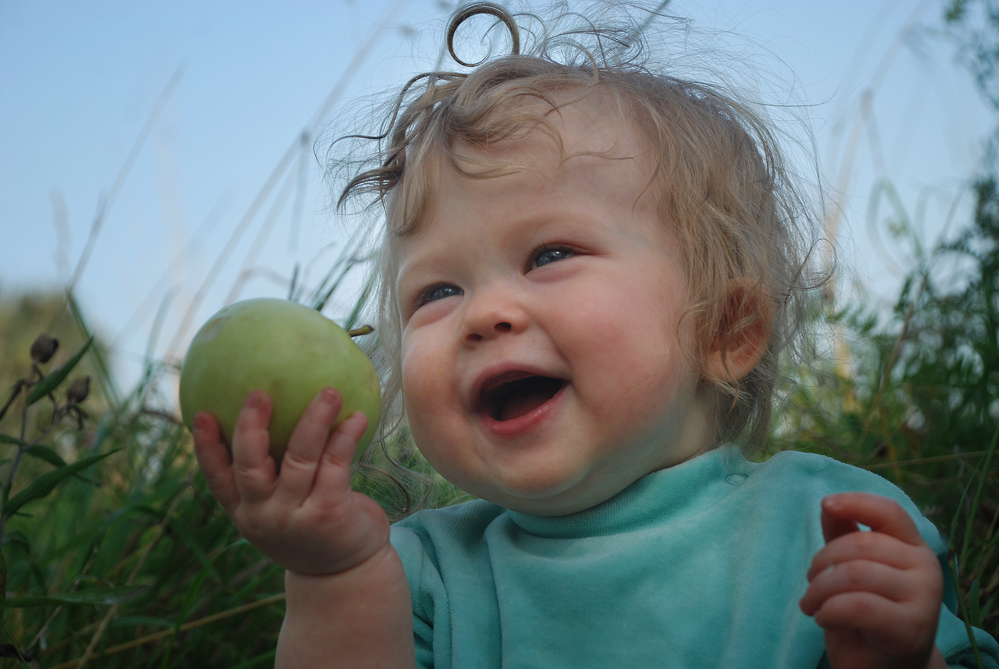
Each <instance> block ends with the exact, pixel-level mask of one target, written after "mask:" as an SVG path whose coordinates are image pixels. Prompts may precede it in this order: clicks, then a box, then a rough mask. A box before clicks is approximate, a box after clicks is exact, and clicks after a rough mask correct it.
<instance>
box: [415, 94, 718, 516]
mask: <svg viewBox="0 0 999 669" xmlns="http://www.w3.org/2000/svg"><path fill="white" fill-rule="evenodd" d="M553 118H555V119H558V117H557V116H554V117H553ZM556 127H557V128H558V130H559V131H560V133H561V136H562V138H563V141H564V143H565V152H566V155H572V154H575V153H578V152H581V151H595V152H600V153H602V154H609V155H610V156H612V157H613V158H619V159H612V158H608V157H603V156H600V157H598V156H578V157H573V158H570V159H569V160H568V161H567V162H566V163H565V164H564V165H563V166H562V170H561V172H559V171H558V167H559V156H558V153H557V151H556V149H555V147H554V145H553V143H552V142H551V140H550V139H548V138H546V137H545V136H544V135H543V134H541V133H539V132H533V133H531V134H529V135H528V136H527V137H525V138H523V139H521V140H518V141H516V142H508V143H506V144H504V145H503V146H502V147H500V148H499V149H494V150H490V151H489V152H488V153H485V154H483V153H478V154H476V153H475V151H473V150H472V149H471V148H468V147H465V153H466V154H470V155H473V156H475V155H477V156H480V157H487V158H490V159H493V160H495V159H500V160H508V159H509V160H515V161H517V162H518V163H519V164H525V163H526V164H528V165H530V166H531V168H532V169H529V170H521V171H517V172H515V173H514V174H511V175H507V176H502V177H497V178H488V179H478V180H475V179H468V178H464V177H462V176H460V175H459V174H458V173H457V172H455V171H454V170H453V169H451V168H450V167H447V168H444V169H442V177H441V180H440V183H439V184H437V185H436V187H435V200H434V206H433V211H432V212H431V215H430V218H429V220H426V221H424V222H423V223H422V225H421V227H420V229H419V231H418V232H415V233H411V234H409V235H407V236H406V237H405V238H404V239H402V240H401V242H400V244H399V247H398V249H397V250H398V253H399V256H398V257H399V267H400V271H399V278H398V295H399V308H400V311H401V317H402V323H403V331H402V378H403V394H404V397H405V402H406V408H407V414H408V418H409V423H410V426H411V429H412V433H413V436H414V438H415V440H416V443H417V445H418V446H419V448H420V450H421V452H422V453H423V454H424V456H425V457H426V458H427V460H428V461H429V462H430V464H431V465H433V467H434V468H435V469H437V471H439V472H440V473H441V474H442V475H443V476H445V477H446V478H447V479H449V480H450V481H452V482H453V483H455V484H456V485H458V486H459V487H460V488H462V489H464V490H466V491H467V492H470V493H472V494H473V495H476V496H478V497H481V498H484V499H486V500H489V501H492V502H495V503H497V504H500V505H503V506H505V507H507V508H510V509H513V510H516V511H522V512H525V513H532V514H538V515H561V514H566V513H572V512H576V511H581V510H583V509H586V508H589V507H591V506H594V505H596V504H599V503H600V502H603V501H605V500H607V499H609V498H610V497H612V496H613V495H615V494H617V493H618V492H620V491H621V490H623V489H624V488H625V487H626V486H628V485H629V484H631V483H632V482H634V481H635V480H637V479H638V478H640V477H641V476H643V475H645V474H647V473H649V472H651V471H654V470H657V469H662V468H664V467H668V466H670V465H673V464H676V463H679V462H682V461H684V460H687V459H689V458H690V457H692V456H693V455H695V454H696V453H697V452H699V451H700V450H702V449H703V448H704V447H705V444H706V440H707V425H708V420H707V415H708V412H707V410H706V407H705V406H704V404H705V403H704V402H703V400H701V399H700V395H699V394H698V392H697V387H698V378H699V377H698V373H697V370H696V369H694V368H693V367H692V365H691V361H690V360H689V359H688V356H685V355H684V350H685V349H684V347H688V348H687V350H689V340H690V333H691V332H692V330H693V316H690V317H688V318H682V316H683V315H684V313H685V311H686V309H687V307H688V304H689V303H688V281H687V277H686V274H685V270H684V268H683V266H682V262H681V256H680V253H679V249H678V247H677V245H676V243H675V242H674V241H673V240H672V239H671V237H670V235H669V234H668V233H667V232H666V231H665V230H664V228H663V226H662V225H661V224H660V222H659V219H658V216H657V210H656V199H655V197H654V195H653V194H651V193H648V192H646V193H643V190H644V189H645V186H646V184H647V182H648V179H649V172H648V169H647V168H646V167H645V166H644V165H645V163H644V162H642V160H640V159H639V158H636V156H640V155H641V153H642V151H643V147H644V143H643V141H642V137H641V135H640V133H639V132H638V131H637V130H636V129H635V128H633V127H632V125H631V124H630V123H629V122H627V121H624V120H622V119H620V118H619V117H618V115H617V113H616V112H615V111H614V110H613V108H612V107H611V105H608V104H597V102H596V101H595V100H593V99H590V100H588V101H584V102H582V103H575V104H573V105H570V106H569V107H567V108H565V109H563V110H562V114H561V120H556Z"/></svg>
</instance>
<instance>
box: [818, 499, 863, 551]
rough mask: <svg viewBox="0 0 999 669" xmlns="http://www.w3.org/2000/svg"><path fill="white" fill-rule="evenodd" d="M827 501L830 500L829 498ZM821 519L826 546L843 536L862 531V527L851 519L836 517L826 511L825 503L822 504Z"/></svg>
mask: <svg viewBox="0 0 999 669" xmlns="http://www.w3.org/2000/svg"><path fill="white" fill-rule="evenodd" d="M826 499H829V498H828V497H827V498H826ZM821 519H822V536H823V537H824V538H825V540H826V544H829V543H831V542H833V541H835V540H836V539H838V538H840V537H842V536H846V535H847V534H851V533H853V532H859V531H860V526H859V525H857V523H855V522H853V521H852V520H850V519H849V518H840V517H839V516H834V515H832V514H831V513H829V512H828V511H826V505H825V502H824V501H823V504H822V515H821Z"/></svg>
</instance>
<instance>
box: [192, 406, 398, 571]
mask: <svg viewBox="0 0 999 669" xmlns="http://www.w3.org/2000/svg"><path fill="white" fill-rule="evenodd" d="M342 404H343V399H342V398H341V396H340V394H339V393H338V392H336V391H335V390H332V389H329V388H327V389H325V390H323V391H322V392H320V393H319V395H318V396H317V397H316V398H315V399H314V400H313V401H312V403H311V404H309V407H308V408H307V409H306V410H305V413H304V414H303V415H302V418H301V419H300V420H299V422H298V425H296V427H295V430H294V432H293V433H292V436H291V438H290V439H289V442H288V450H287V452H286V453H285V455H284V460H283V461H282V464H281V475H280V476H277V475H276V471H277V467H276V464H275V462H274V459H273V458H271V456H270V454H269V453H268V447H269V435H268V432H267V425H268V422H269V420H270V416H271V407H272V404H271V400H270V397H268V396H267V394H266V393H264V392H260V391H255V392H252V393H250V395H249V397H248V398H247V400H246V404H245V405H244V406H243V409H242V411H241V412H240V414H239V418H238V420H237V421H236V428H235V431H234V432H235V433H234V434H233V439H232V442H233V443H232V457H231V458H230V456H229V453H228V451H227V450H226V448H225V445H224V444H223V443H222V441H221V439H220V436H219V426H218V422H217V421H216V420H215V418H214V417H212V416H211V415H210V414H208V413H199V414H197V415H196V416H195V417H194V444H195V452H196V453H197V456H198V462H199V463H200V465H201V469H202V471H204V473H205V477H206V478H207V479H208V487H209V488H210V489H211V491H212V493H213V494H214V495H215V497H216V498H217V499H218V501H219V503H221V504H222V506H223V507H224V508H225V510H226V511H227V512H228V513H229V515H230V516H231V517H232V520H233V522H234V523H235V524H236V527H237V528H238V529H239V531H240V533H241V534H242V535H243V536H244V537H246V539H248V540H249V541H250V542H251V543H252V544H253V545H255V546H256V547H257V548H259V549H260V550H262V551H263V552H264V553H266V554H267V555H269V556H270V557H271V558H272V559H273V560H274V561H275V562H277V563H278V564H280V565H281V566H283V567H284V568H285V569H288V570H290V571H293V572H296V573H299V574H304V575H312V576H317V575H325V574H333V573H337V572H342V571H345V570H347V569H350V568H351V567H354V566H357V565H359V564H361V563H362V562H364V561H365V560H366V559H367V558H368V557H370V556H372V555H374V554H375V553H376V552H377V551H378V550H379V549H380V548H383V547H384V546H385V545H387V543H388V537H389V523H388V518H387V517H386V516H385V512H384V511H382V509H381V507H379V506H378V505H377V504H376V503H375V502H374V501H373V500H371V499H370V498H369V497H367V496H365V495H362V494H361V493H357V492H354V491H353V490H351V488H350V465H351V459H352V456H353V454H354V449H355V448H356V446H357V442H358V440H359V439H360V438H361V436H362V435H363V434H364V430H365V428H366V427H367V417H366V416H365V415H364V414H362V413H360V412H357V413H355V414H354V415H352V416H351V417H350V418H348V419H347V420H345V421H344V422H343V423H341V424H340V426H339V427H338V428H337V429H336V430H335V431H333V432H332V433H330V428H331V427H332V426H333V424H334V422H335V420H336V416H337V414H338V413H339V411H340V407H341V405H342Z"/></svg>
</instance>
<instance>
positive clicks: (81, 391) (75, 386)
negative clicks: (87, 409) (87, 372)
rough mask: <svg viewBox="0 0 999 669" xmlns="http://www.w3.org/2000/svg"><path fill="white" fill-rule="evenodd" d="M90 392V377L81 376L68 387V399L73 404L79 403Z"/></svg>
mask: <svg viewBox="0 0 999 669" xmlns="http://www.w3.org/2000/svg"><path fill="white" fill-rule="evenodd" d="M89 394H90V377H89V376H81V377H80V378H78V379H77V380H75V381H73V383H71V384H69V388H67V389H66V399H67V400H68V401H69V402H70V403H71V404H79V403H80V402H82V401H83V400H85V399H87V395H89Z"/></svg>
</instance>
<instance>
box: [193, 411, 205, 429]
mask: <svg viewBox="0 0 999 669" xmlns="http://www.w3.org/2000/svg"><path fill="white" fill-rule="evenodd" d="M206 420H208V416H206V415H205V414H204V413H201V412H199V413H196V414H194V419H193V420H192V421H191V423H192V426H193V429H195V430H204V429H205V427H206V425H205V421H206Z"/></svg>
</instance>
